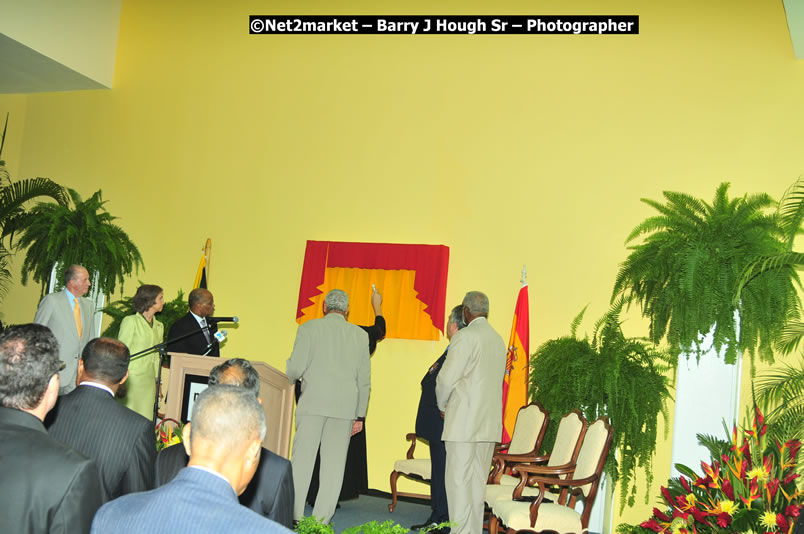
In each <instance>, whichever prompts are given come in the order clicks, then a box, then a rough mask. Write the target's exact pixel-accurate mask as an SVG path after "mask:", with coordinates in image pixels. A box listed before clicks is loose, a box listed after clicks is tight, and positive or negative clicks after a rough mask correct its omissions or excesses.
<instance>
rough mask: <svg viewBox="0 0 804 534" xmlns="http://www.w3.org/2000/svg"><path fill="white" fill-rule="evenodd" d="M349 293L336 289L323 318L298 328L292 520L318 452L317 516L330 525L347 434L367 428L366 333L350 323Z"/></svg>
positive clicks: (291, 367) (291, 374) (291, 364)
mask: <svg viewBox="0 0 804 534" xmlns="http://www.w3.org/2000/svg"><path fill="white" fill-rule="evenodd" d="M348 315H349V297H348V296H347V295H346V293H345V292H343V291H341V290H340V289H333V290H332V291H330V292H329V293H327V296H326V297H325V298H324V317H323V318H322V319H313V320H312V321H307V322H306V323H304V324H303V325H301V326H300V327H299V330H298V332H297V333H296V341H295V343H294V344H293V353H292V354H291V355H290V359H289V360H288V362H287V375H288V380H290V383H291V384H292V383H294V382H295V381H296V380H298V379H301V381H302V393H301V396H300V397H299V404H298V405H297V407H296V436H295V438H294V439H293V456H292V457H291V463H292V465H293V486H294V489H295V493H296V497H295V503H294V509H293V519H294V520H296V521H298V520H300V519H301V518H302V516H303V515H304V500H305V497H306V496H307V490H308V488H309V486H310V478H311V476H312V473H313V466H314V465H315V457H316V452H317V451H318V449H319V444H320V446H321V471H320V480H321V482H320V486H319V490H318V496H317V498H316V501H315V505H314V506H313V515H314V516H315V517H318V518H319V519H321V520H322V521H323V522H324V523H329V521H330V519H332V516H333V515H334V514H335V507H336V506H337V504H338V494H339V493H340V491H341V484H342V483H343V469H344V465H345V463H346V450H347V448H348V446H349V437H350V436H351V435H353V434H356V433H357V432H360V431H361V430H362V429H363V419H364V418H365V416H366V408H367V407H368V396H369V389H370V386H371V377H370V371H371V364H370V362H369V348H368V347H369V343H368V334H366V332H365V331H364V330H363V329H361V328H360V327H359V326H357V325H353V324H351V323H348V322H346V317H347V316H348Z"/></svg>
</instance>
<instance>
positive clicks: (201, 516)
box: [92, 385, 291, 534]
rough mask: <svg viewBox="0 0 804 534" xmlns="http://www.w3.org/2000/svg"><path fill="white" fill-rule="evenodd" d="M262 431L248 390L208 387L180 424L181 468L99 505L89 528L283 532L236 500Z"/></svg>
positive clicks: (125, 532)
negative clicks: (155, 484)
mask: <svg viewBox="0 0 804 534" xmlns="http://www.w3.org/2000/svg"><path fill="white" fill-rule="evenodd" d="M264 437H265V413H264V412H263V410H262V406H260V403H259V402H258V401H257V397H256V396H255V395H254V393H253V392H252V391H249V390H248V389H245V388H241V387H236V386H227V385H216V386H210V387H208V388H207V389H205V390H204V391H203V392H202V393H201V394H200V395H199V396H198V399H197V400H196V401H195V404H193V414H192V422H191V423H188V424H187V425H186V426H185V427H184V438H185V439H184V447H185V449H186V450H187V452H188V454H189V455H190V463H189V464H188V466H187V467H185V468H184V469H182V470H181V471H179V474H178V475H177V476H176V478H174V479H173V480H172V481H170V482H169V483H167V484H165V485H164V486H162V487H160V488H157V489H155V490H151V491H146V492H141V493H131V494H129V495H124V496H122V497H120V498H118V499H115V500H113V501H110V502H108V503H106V504H105V505H103V506H102V507H101V509H100V510H98V513H97V514H96V515H95V519H93V521H92V533H98V534H101V533H103V534H106V533H108V532H114V533H115V534H137V533H140V532H151V531H154V530H159V531H162V532H170V533H171V534H207V533H209V534H218V533H220V532H264V533H265V534H291V531H290V530H288V529H286V528H285V527H283V526H281V525H279V524H278V523H275V522H273V521H271V520H270V519H267V518H265V517H263V516H261V515H260V514H258V513H257V512H255V511H253V510H249V509H248V508H246V507H245V506H242V505H241V504H240V503H239V502H237V496H238V495H240V494H241V493H243V491H245V489H246V486H247V485H248V483H249V481H250V480H251V478H252V477H253V476H254V472H255V471H256V469H257V465H258V464H259V460H260V451H262V440H263V438H264Z"/></svg>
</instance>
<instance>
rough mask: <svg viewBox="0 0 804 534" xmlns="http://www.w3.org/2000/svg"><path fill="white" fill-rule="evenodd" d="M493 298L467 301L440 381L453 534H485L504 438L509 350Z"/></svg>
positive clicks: (473, 296)
mask: <svg viewBox="0 0 804 534" xmlns="http://www.w3.org/2000/svg"><path fill="white" fill-rule="evenodd" d="M488 316H489V299H488V297H487V296H486V295H485V294H483V293H481V292H480V291H470V292H469V293H467V294H466V296H465V297H464V298H463V317H464V323H465V324H466V327H465V328H463V329H462V330H461V331H460V332H458V333H456V334H455V335H454V336H453V337H452V340H451V342H450V345H449V356H448V357H447V359H446V361H445V362H444V366H443V367H442V368H441V372H440V373H439V374H438V378H437V379H436V398H437V400H438V408H439V410H441V411H442V412H445V417H444V433H443V434H442V436H441V439H442V440H443V441H444V444H445V445H446V449H447V466H446V472H445V477H444V482H445V486H446V488H447V507H448V508H449V519H450V521H452V522H454V523H457V527H455V528H453V529H452V534H481V532H482V531H483V500H484V492H485V488H486V479H487V478H488V475H489V466H490V465H491V457H492V454H493V453H494V444H495V443H496V442H497V441H498V440H499V439H500V436H501V435H502V383H503V375H504V373H505V354H506V347H505V342H504V341H503V339H502V337H500V334H498V333H497V332H496V331H495V330H494V328H492V327H491V325H490V324H489V322H488Z"/></svg>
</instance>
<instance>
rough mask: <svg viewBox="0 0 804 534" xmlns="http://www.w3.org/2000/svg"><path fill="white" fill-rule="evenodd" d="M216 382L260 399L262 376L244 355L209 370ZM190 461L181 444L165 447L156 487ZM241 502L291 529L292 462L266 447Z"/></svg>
mask: <svg viewBox="0 0 804 534" xmlns="http://www.w3.org/2000/svg"><path fill="white" fill-rule="evenodd" d="M217 384H227V385H230V386H238V387H242V388H245V389H247V390H249V391H251V392H252V393H253V394H254V396H255V397H257V398H258V400H259V395H260V376H259V374H257V370H256V369H254V367H252V365H251V364H250V363H249V362H248V361H246V360H243V359H241V358H233V359H231V360H227V361H225V362H223V363H222V364H220V365H218V366H217V367H214V368H213V369H212V371H210V373H209V385H210V386H214V385H217ZM260 402H262V401H260ZM188 460H189V457H188V456H187V453H186V452H185V450H184V447H183V446H182V445H181V444H177V445H173V446H172V447H168V448H166V449H163V450H162V451H161V452H160V453H159V455H158V456H157V457H156V484H157V486H162V485H164V484H167V483H168V482H170V481H171V480H173V478H175V476H176V475H177V474H178V472H179V471H180V470H181V469H182V468H183V467H184V466H186V465H187V461H188ZM240 504H242V505H243V506H247V507H248V508H251V509H252V510H254V511H255V512H257V513H259V514H262V515H264V516H265V517H267V518H268V519H272V520H274V521H276V522H277V523H279V524H281V525H284V526H286V527H288V528H292V526H293V472H292V471H291V467H290V462H289V461H288V460H286V459H285V458H282V457H281V456H279V455H276V454H274V453H272V452H271V451H269V450H268V449H266V448H264V447H263V449H262V454H261V455H260V463H259V465H258V466H257V472H256V474H255V475H254V478H253V479H252V480H251V483H249V485H248V487H247V488H246V491H244V492H243V493H242V494H241V495H240Z"/></svg>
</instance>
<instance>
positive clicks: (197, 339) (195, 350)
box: [168, 288, 221, 356]
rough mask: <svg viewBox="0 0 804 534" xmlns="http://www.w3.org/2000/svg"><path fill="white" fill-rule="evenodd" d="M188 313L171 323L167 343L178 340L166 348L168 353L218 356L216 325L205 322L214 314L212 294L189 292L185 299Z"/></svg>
mask: <svg viewBox="0 0 804 534" xmlns="http://www.w3.org/2000/svg"><path fill="white" fill-rule="evenodd" d="M187 303H188V304H189V306H190V311H189V312H187V315H185V316H184V317H182V318H181V319H179V320H178V321H176V322H175V323H173V326H171V327H170V331H169V332H168V341H171V340H174V339H178V338H180V337H182V336H187V337H185V338H183V339H180V340H179V341H177V342H176V343H171V344H170V345H169V346H168V352H184V353H187V354H200V355H204V356H220V355H221V349H220V346H219V345H218V342H217V340H216V339H215V332H217V331H218V325H216V324H215V323H214V322H210V321H208V320H207V318H208V317H210V316H211V315H212V314H213V313H215V299H214V298H213V297H212V293H211V292H209V291H208V290H206V289H203V288H196V289H193V290H192V291H190V295H189V296H188V297H187Z"/></svg>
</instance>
